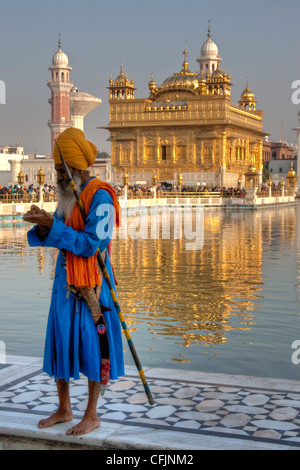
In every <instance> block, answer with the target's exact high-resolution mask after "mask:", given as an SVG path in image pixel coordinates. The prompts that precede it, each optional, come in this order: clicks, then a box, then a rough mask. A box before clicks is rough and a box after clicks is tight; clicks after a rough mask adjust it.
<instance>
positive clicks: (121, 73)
mask: <svg viewBox="0 0 300 470" xmlns="http://www.w3.org/2000/svg"><path fill="white" fill-rule="evenodd" d="M120 75H123V60H121V67H120Z"/></svg>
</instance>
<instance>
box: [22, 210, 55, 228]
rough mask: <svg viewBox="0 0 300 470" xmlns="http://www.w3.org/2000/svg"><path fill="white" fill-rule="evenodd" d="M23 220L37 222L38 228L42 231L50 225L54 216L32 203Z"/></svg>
mask: <svg viewBox="0 0 300 470" xmlns="http://www.w3.org/2000/svg"><path fill="white" fill-rule="evenodd" d="M23 220H25V222H30V223H32V224H37V225H38V226H39V228H40V230H41V231H44V230H46V229H47V228H51V227H52V224H53V220H54V217H53V215H52V214H50V213H49V212H46V211H45V210H44V209H40V208H39V207H38V206H35V205H32V206H31V207H30V210H29V211H27V212H26V214H25V215H24V217H23Z"/></svg>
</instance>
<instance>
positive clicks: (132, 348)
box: [55, 140, 154, 405]
mask: <svg viewBox="0 0 300 470" xmlns="http://www.w3.org/2000/svg"><path fill="white" fill-rule="evenodd" d="M55 143H56V146H57V149H58V152H59V155H60V158H61V161H62V163H63V165H64V167H65V171H66V174H67V180H68V183H69V184H70V186H71V188H72V189H73V192H74V195H75V197H76V200H77V203H78V205H79V208H80V211H81V215H82V217H83V220H84V221H86V218H87V216H86V213H85V210H84V207H83V204H82V201H81V199H80V195H79V192H78V191H77V188H76V186H75V183H74V181H73V178H72V175H71V172H70V169H69V167H68V165H67V164H66V161H65V159H64V158H63V156H62V154H61V151H60V148H59V146H58V143H57V141H56V140H55ZM97 259H98V262H99V265H100V268H101V270H102V272H103V276H104V277H105V279H106V281H107V284H108V287H109V291H110V293H111V296H112V299H113V302H114V305H115V307H116V310H117V312H118V315H119V319H120V322H121V325H122V328H123V330H124V333H125V336H126V339H127V342H128V346H129V349H130V351H131V354H132V357H133V359H134V362H135V365H136V367H137V370H138V372H139V375H140V378H141V381H142V383H143V385H144V389H145V393H146V395H147V398H148V401H149V403H150V405H154V399H153V396H152V393H151V391H150V388H149V385H148V383H147V379H146V377H145V374H144V371H143V368H142V365H141V362H140V360H139V357H138V354H137V352H136V349H135V346H134V344H133V341H132V339H131V336H130V333H129V331H128V328H127V325H126V323H125V319H124V316H123V314H122V312H121V308H120V305H119V302H118V299H117V296H116V293H115V290H114V288H113V285H112V283H111V280H110V277H109V274H108V271H107V269H106V266H105V263H104V261H103V258H102V256H101V254H100V252H99V251H98V253H97Z"/></svg>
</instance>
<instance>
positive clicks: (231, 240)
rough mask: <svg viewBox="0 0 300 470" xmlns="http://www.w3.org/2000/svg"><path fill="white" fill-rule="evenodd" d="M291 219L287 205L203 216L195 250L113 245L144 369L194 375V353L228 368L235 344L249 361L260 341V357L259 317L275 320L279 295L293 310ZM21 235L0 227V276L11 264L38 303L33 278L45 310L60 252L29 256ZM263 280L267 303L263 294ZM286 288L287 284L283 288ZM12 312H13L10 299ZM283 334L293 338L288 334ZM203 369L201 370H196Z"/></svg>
mask: <svg viewBox="0 0 300 470" xmlns="http://www.w3.org/2000/svg"><path fill="white" fill-rule="evenodd" d="M297 211H299V207H295V206H292V207H282V208H280V210H279V209H276V208H270V209H264V210H257V211H250V210H249V211H247V210H244V211H227V212H226V211H211V212H209V211H208V212H205V217H204V244H203V247H202V249H201V250H187V249H186V243H185V240H184V239H178V240H172V239H171V240H164V239H151V238H149V239H136V240H133V239H131V238H129V237H127V238H126V239H115V240H114V241H113V246H112V261H113V266H114V270H115V274H116V278H117V280H118V287H117V288H118V297H119V303H120V305H121V308H122V312H123V313H124V315H125V319H126V324H127V326H128V328H129V330H131V332H135V333H136V334H135V335H134V337H133V338H134V342H135V345H136V346H137V350H138V351H142V354H143V352H144V353H145V354H146V361H145V359H143V361H142V362H143V363H144V364H145V363H146V365H147V363H149V364H148V365H150V364H152V363H155V364H156V365H157V364H159V362H158V356H163V357H166V358H167V359H166V361H172V362H173V363H174V364H175V366H176V363H179V364H180V363H191V364H192V365H191V368H192V369H195V370H196V369H198V365H197V364H198V362H199V361H201V360H202V359H199V357H200V354H201V353H202V355H203V354H206V353H207V352H209V351H211V352H210V354H211V355H212V356H213V357H214V358H218V359H217V360H218V361H221V359H220V357H221V356H222V354H224V351H226V360H229V361H231V360H232V363H233V364H234V361H236V360H237V359H236V357H237V355H236V348H237V344H239V347H243V348H244V350H245V351H247V354H250V355H251V354H254V353H253V348H252V346H253V344H255V343H256V348H257V338H258V336H259V335H262V337H263V339H262V340H260V344H261V346H260V347H261V348H262V349H261V351H260V354H261V355H263V354H264V353H265V351H266V349H264V348H266V345H267V344H268V335H269V331H268V330H267V329H266V330H261V328H262V327H261V324H262V323H263V322H264V321H265V320H264V317H263V313H262V312H263V311H268V309H270V310H271V311H272V315H273V318H272V321H274V319H275V314H276V315H277V313H276V308H274V299H275V300H276V295H279V297H280V295H281V293H280V288H281V287H280V286H281V285H284V289H285V290H286V289H290V290H289V292H288V294H287V295H289V298H290V299H292V300H293V302H294V300H295V297H293V295H294V293H293V288H294V286H295V282H296V289H297V291H299V287H300V275H299V273H300V261H299V260H300V242H299V240H300V232H299V231H300V227H299V222H297V217H296V213H297ZM149 226H150V222H149ZM28 228H29V226H28V225H25V224H23V226H15V227H11V228H8V227H1V228H0V267H2V268H3V266H5V264H6V263H10V264H11V265H12V266H13V269H14V272H15V273H17V271H18V270H19V271H20V272H22V273H23V278H22V279H26V289H27V292H26V293H27V295H29V296H30V299H31V301H32V299H33V298H34V299H35V297H36V296H35V292H36V287H34V285H33V283H32V282H30V280H31V279H32V276H33V272H35V275H36V271H37V272H38V276H39V278H40V279H42V280H43V283H44V284H45V287H44V288H43V289H41V288H40V287H39V289H38V292H39V293H40V294H41V295H44V296H46V298H47V305H48V304H49V303H50V295H51V287H52V279H53V276H54V268H55V261H56V256H57V252H56V250H53V249H43V248H30V247H28V245H27V240H26V232H27V230H28ZM296 237H297V243H296ZM295 253H296V264H297V265H296V266H295V265H294V264H295V263H294V261H295ZM1 271H2V273H1V275H0V276H1V278H0V279H1V284H2V287H3V286H4V287H5V286H6V284H8V283H9V282H10V281H11V274H10V278H9V279H6V278H5V275H4V274H3V270H2V269H1ZM289 276H290V277H289ZM35 279H36V278H35ZM269 279H271V281H272V286H273V287H272V289H273V290H272V291H271V294H270V292H269V291H268V288H267V287H266V286H267V285H268V281H269ZM290 279H293V282H290ZM18 280H19V282H23V281H22V280H21V281H20V279H18ZM35 282H36V281H35ZM285 282H289V285H288V287H286V284H285ZM34 301H35V302H37V300H36V299H35V300H34ZM279 302H280V301H279ZM283 302H284V300H283ZM9 304H10V308H11V309H12V310H13V309H14V301H13V300H12V299H10V302H9ZM45 305H46V304H43V309H44V310H45ZM278 305H279V304H278ZM286 305H287V304H286V303H285V306H281V308H282V309H284V308H290V309H291V311H293V312H294V311H295V304H292V305H291V306H290V307H286ZM40 308H41V307H40ZM29 313H30V312H29ZM278 315H279V313H278ZM297 315H299V313H298V312H297ZM45 316H46V312H45ZM279 318H280V317H279ZM0 320H1V321H2V316H1V312H0ZM275 323H276V322H275V321H274V323H273V324H275ZM273 324H272V326H273ZM270 325H271V324H270V323H269V324H268V328H270ZM289 328H291V330H293V325H291V324H290V325H289ZM274 331H275V330H274ZM280 333H281V331H279V332H278V335H280ZM274 334H275V333H274ZM276 334H277V333H276ZM259 337H260V336H259ZM232 338H235V340H234V341H233V339H232ZM294 339H297V338H294ZM277 344H279V342H277ZM42 346H43V344H42ZM278 347H279V346H278ZM187 348H188V351H187ZM251 348H252V349H251ZM257 350H258V349H257ZM260 357H263V356H260ZM274 361H277V362H278V360H277V359H274ZM160 365H161V364H160ZM232 367H233V366H232ZM235 367H238V366H235ZM200 368H201V369H202V370H204V369H205V366H204V364H203V362H202V365H201V367H200ZM235 372H236V373H238V372H237V371H235ZM243 372H244V371H243ZM258 375H259V374H258Z"/></svg>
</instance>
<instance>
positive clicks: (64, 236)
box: [27, 189, 114, 257]
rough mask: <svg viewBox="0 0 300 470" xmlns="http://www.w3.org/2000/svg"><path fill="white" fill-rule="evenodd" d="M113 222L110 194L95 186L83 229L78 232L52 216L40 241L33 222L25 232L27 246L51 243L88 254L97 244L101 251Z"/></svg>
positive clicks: (84, 254) (93, 251)
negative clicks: (45, 234)
mask: <svg viewBox="0 0 300 470" xmlns="http://www.w3.org/2000/svg"><path fill="white" fill-rule="evenodd" d="M113 225H114V208H113V202H112V198H111V196H110V195H109V194H108V192H107V191H105V190H102V189H100V190H98V191H97V192H96V193H95V196H94V197H93V199H92V202H91V206H90V211H89V213H88V216H87V219H86V225H85V229H84V231H83V232H78V231H76V230H74V229H72V228H71V227H68V226H66V225H65V224H64V222H63V221H62V220H60V219H59V218H57V217H54V220H53V224H52V227H51V230H50V232H49V234H48V236H47V237H46V239H45V240H44V241H42V240H41V238H40V236H39V234H38V232H37V226H35V227H33V228H32V229H31V230H30V231H29V232H28V234H27V238H28V243H29V245H30V246H45V247H54V248H58V249H59V250H62V249H64V250H68V251H70V252H71V253H74V254H75V255H78V256H84V257H90V256H92V255H94V254H95V253H96V251H97V250H98V248H99V249H100V251H101V252H102V251H104V250H105V248H106V247H107V245H108V244H109V242H110V240H111V236H112V231H113Z"/></svg>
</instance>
